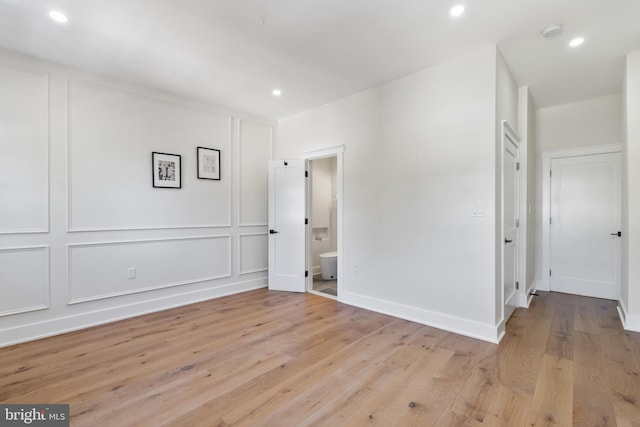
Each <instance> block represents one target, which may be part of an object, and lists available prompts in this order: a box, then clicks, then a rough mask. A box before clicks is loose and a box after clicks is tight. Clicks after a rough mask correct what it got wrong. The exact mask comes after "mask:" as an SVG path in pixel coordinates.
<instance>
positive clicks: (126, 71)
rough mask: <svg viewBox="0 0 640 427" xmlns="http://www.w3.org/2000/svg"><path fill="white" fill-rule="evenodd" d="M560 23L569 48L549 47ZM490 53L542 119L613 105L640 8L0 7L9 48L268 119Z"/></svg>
mask: <svg viewBox="0 0 640 427" xmlns="http://www.w3.org/2000/svg"><path fill="white" fill-rule="evenodd" d="M458 3H463V4H466V7H467V12H466V13H465V14H464V15H463V16H462V17H460V18H458V19H452V18H450V17H449V14H448V11H449V9H450V8H451V7H452V6H453V5H455V4H458ZM54 8H55V9H59V10H62V11H64V12H66V13H67V14H68V16H69V17H70V19H71V22H70V24H68V25H66V26H61V25H58V24H55V23H53V22H52V21H51V20H49V18H48V16H47V13H48V11H49V10H50V9H54ZM252 14H253V15H255V14H257V15H260V16H261V17H264V23H263V24H262V23H260V22H257V23H256V22H255V21H256V20H255V19H252V18H250V15H252ZM254 18H255V17H254ZM555 23H561V24H563V25H564V33H563V35H561V36H560V37H558V38H555V39H552V40H546V39H543V38H542V37H541V36H540V31H541V30H542V29H544V28H545V27H547V26H549V25H551V24H555ZM577 35H582V36H584V37H585V39H586V41H585V43H584V45H583V46H581V47H579V48H576V49H569V48H568V47H567V44H568V42H569V40H570V39H571V38H573V37H574V36H577ZM490 44H497V45H498V46H499V48H500V50H501V51H502V53H503V55H504V57H505V59H506V61H507V63H508V64H509V67H510V68H511V71H512V72H513V75H514V77H515V78H516V80H517V82H518V84H519V85H529V86H530V88H531V92H532V95H533V99H534V101H535V103H536V106H537V107H545V106H550V105H556V104H561V103H566V102H572V101H577V100H581V99H587V98H591V97H596V96H602V95H607V94H611V93H616V92H619V91H620V85H621V81H622V76H623V64H624V54H625V53H627V52H629V51H633V50H638V49H640V1H639V0H482V1H481V0H460V1H457V0H395V1H392V0H0V47H3V48H5V49H9V50H12V51H17V52H22V53H26V54H29V55H33V56H37V57H40V58H44V59H47V60H51V61H55V62H60V63H63V64H67V65H70V66H74V67H78V68H81V69H84V70H88V71H92V72H96V73H99V74H103V75H106V76H110V77H115V78H119V79H124V80H127V81H130V82H133V83H137V84H143V85H145V86H150V87H154V88H161V89H164V90H166V91H169V92H174V93H177V94H180V95H185V96H188V97H191V98H195V99H199V100H203V101H206V102H211V103H214V104H218V105H224V106H229V107H232V108H236V109H239V110H242V111H246V112H250V113H254V114H258V115H262V116H267V117H271V118H282V117H285V116H288V115H291V114H294V113H297V112H300V111H303V110H306V109H309V108H312V107H315V106H318V105H321V104H324V103H327V102H330V101H333V100H335V99H338V98H341V97H344V96H347V95H350V94H352V93H355V92H358V91H360V90H363V89H367V88H370V87H372V86H375V85H378V84H380V83H384V82H386V81H389V80H392V79H395V78H398V77H401V76H404V75H407V74H410V73H412V72H415V71H418V70H420V69H423V68H426V67H429V66H432V65H434V64H438V63H441V62H444V61H447V60H450V59H453V58H455V57H458V56H460V55H464V54H466V53H470V52H473V51H475V50H479V49H481V48H483V47H485V46H488V45H490ZM275 87H279V88H281V89H282V91H283V95H282V97H280V98H274V97H273V96H272V95H271V90H272V89H273V88H275Z"/></svg>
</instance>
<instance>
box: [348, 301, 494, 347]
mask: <svg viewBox="0 0 640 427" xmlns="http://www.w3.org/2000/svg"><path fill="white" fill-rule="evenodd" d="M338 300H339V301H340V302H343V303H345V304H349V305H353V306H356V307H360V308H364V309H366V310H371V311H375V312H377V313H382V314H387V315H389V316H394V317H399V318H400V319H405V320H409V321H411V322H416V323H420V324H423V325H427V326H431V327H434V328H438V329H442V330H445V331H449V332H453V333H456V334H460V335H465V336H468V337H471V338H477V339H480V340H483V341H488V342H490V343H494V344H497V343H498V342H499V338H500V337H499V327H498V326H494V325H489V324H484V323H479V322H475V321H473V320H468V319H463V318H461V317H456V316H451V315H448V314H444V313H437V312H434V311H429V310H425V309H422V308H418V307H412V306H408V305H404V304H398V303H395V302H391V301H386V300H382V299H378V298H373V297H369V296H366V295H361V294H356V293H353V292H346V291H343V292H342V294H341V293H338Z"/></svg>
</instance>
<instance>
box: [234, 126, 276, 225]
mask: <svg viewBox="0 0 640 427" xmlns="http://www.w3.org/2000/svg"><path fill="white" fill-rule="evenodd" d="M243 122H252V123H255V124H259V125H264V126H266V127H269V128H270V136H269V152H270V153H272V155H271V156H269V159H267V160H271V159H272V158H273V139H274V129H273V126H272V125H268V124H263V123H260V122H254V121H251V120H246V119H238V156H237V158H238V160H237V169H236V170H237V171H238V177H237V180H238V210H237V221H236V222H237V224H238V227H243V228H244V227H268V226H269V224H268V223H267V222H265V223H243V222H242V210H243V208H242V197H240V196H241V190H242V173H241V172H242V154H241V153H242V123H243ZM265 180H266V177H265Z"/></svg>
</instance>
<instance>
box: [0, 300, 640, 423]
mask: <svg viewBox="0 0 640 427" xmlns="http://www.w3.org/2000/svg"><path fill="white" fill-rule="evenodd" d="M639 382H640V334H637V333H633V332H625V331H623V330H622V327H621V324H620V321H619V319H618V315H617V311H616V305H615V303H614V302H611V301H606V300H598V299H592V298H583V297H576V296H572V295H564V294H555V293H544V292H540V293H539V296H537V297H535V298H534V299H533V301H532V303H531V306H530V307H529V309H527V310H523V309H518V310H516V312H515V313H514V316H513V317H512V318H511V320H510V321H509V322H508V323H507V326H506V334H505V337H504V339H503V340H502V342H501V343H500V345H497V346H496V345H494V344H490V343H486V342H483V341H478V340H475V339H472V338H468V337H462V336H459V335H456V334H453V333H449V332H446V331H442V330H437V329H434V328H430V327H427V326H423V325H419V324H416V323H412V322H408V321H405V320H401V319H397V318H393V317H389V316H385V315H382V314H378V313H372V312H369V311H366V310H362V309H359V308H356V307H353V306H348V305H344V304H341V303H338V302H336V301H335V300H331V299H326V298H322V297H319V296H315V295H308V294H293V293H286V292H270V291H267V290H264V289H261V290H256V291H251V292H246V293H243V294H237V295H232V296H229V297H225V298H220V299H215V300H211V301H206V302H203V303H199V304H193V305H190V306H186V307H180V308H176V309H173V310H167V311H163V312H159V313H153V314H149V315H146V316H141V317H137V318H133V319H127V320H123V321H119V322H114V323H111V324H107V325H101V326H97V327H94V328H89V329H86V330H83V331H76V332H72V333H69V334H65V335H61V336H57V337H52V338H47V339H43V340H39V341H34V342H30V343H25V344H20V345H16V346H11V347H7V348H0V402H2V403H10V402H14V403H17V402H20V403H24V402H34V403H35V402H38V403H41V402H45V403H69V404H70V405H71V421H72V425H73V426H80V427H82V426H94V425H119V426H125V427H126V426H132V425H158V426H166V427H169V426H171V427H174V426H189V427H191V426H200V425H202V426H211V425H216V426H225V425H234V426H261V425H263V426H266V425H277V426H282V425H295V426H296V427H297V426H307V425H308V426H332V427H333V426H338V427H340V426H359V425H379V426H393V425H400V426H432V425H433V426H475V427H477V426H509V427H512V426H525V425H526V426H538V425H575V426H583V425H587V426H590V425H594V426H605V425H611V426H614V425H617V426H625V427H627V426H629V427H640V425H639V424H638V421H639V420H640V418H639V417H638V414H639V413H640V406H639V403H638V402H640V383H639Z"/></svg>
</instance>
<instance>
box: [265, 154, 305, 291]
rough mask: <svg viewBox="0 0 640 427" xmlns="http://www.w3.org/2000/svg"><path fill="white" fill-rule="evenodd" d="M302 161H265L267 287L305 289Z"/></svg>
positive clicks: (303, 180) (303, 175) (278, 289)
mask: <svg viewBox="0 0 640 427" xmlns="http://www.w3.org/2000/svg"><path fill="white" fill-rule="evenodd" d="M305 174H306V161H305V160H286V161H285V160H274V161H271V162H270V164H269V289H270V290H274V291H291V292H305V270H306V268H305V266H306V263H305V259H306V256H305V231H306V225H305V212H306V210H305V209H306V202H305V185H306V178H305Z"/></svg>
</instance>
